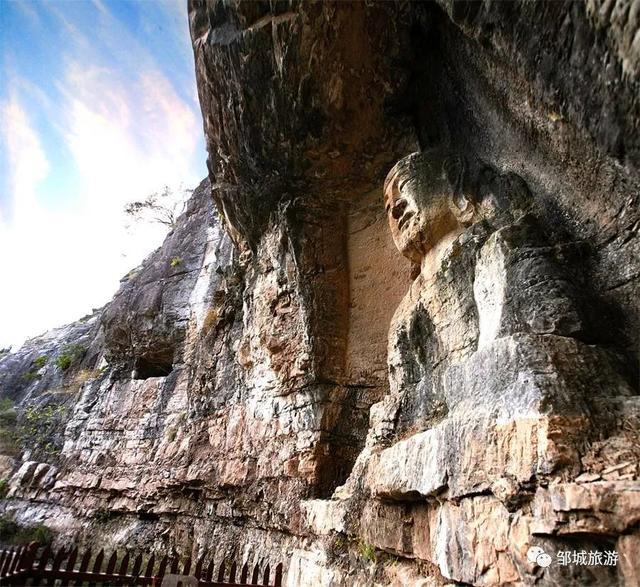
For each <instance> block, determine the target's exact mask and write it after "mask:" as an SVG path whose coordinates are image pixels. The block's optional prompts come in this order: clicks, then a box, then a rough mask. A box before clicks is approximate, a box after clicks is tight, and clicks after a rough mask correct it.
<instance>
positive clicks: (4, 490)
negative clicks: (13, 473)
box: [0, 479, 9, 499]
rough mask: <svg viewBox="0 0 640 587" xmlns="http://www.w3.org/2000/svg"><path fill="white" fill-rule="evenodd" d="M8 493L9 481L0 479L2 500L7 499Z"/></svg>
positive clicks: (0, 496) (0, 497)
mask: <svg viewBox="0 0 640 587" xmlns="http://www.w3.org/2000/svg"><path fill="white" fill-rule="evenodd" d="M7 493H9V481H7V480H6V479H0V499H4V498H5V497H7Z"/></svg>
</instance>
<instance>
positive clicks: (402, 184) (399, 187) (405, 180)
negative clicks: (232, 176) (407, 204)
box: [398, 179, 409, 192]
mask: <svg viewBox="0 0 640 587" xmlns="http://www.w3.org/2000/svg"><path fill="white" fill-rule="evenodd" d="M408 181H409V180H408V179H401V180H400V181H399V182H398V191H399V192H401V191H402V188H403V187H404V186H405V184H406V183H407V182H408Z"/></svg>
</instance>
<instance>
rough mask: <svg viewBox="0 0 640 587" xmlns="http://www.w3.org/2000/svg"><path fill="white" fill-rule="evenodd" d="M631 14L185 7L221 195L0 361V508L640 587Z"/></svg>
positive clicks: (199, 195) (373, 578)
mask: <svg viewBox="0 0 640 587" xmlns="http://www.w3.org/2000/svg"><path fill="white" fill-rule="evenodd" d="M638 18H639V17H638V13H637V11H636V10H635V9H633V8H631V9H627V8H626V4H625V3H624V2H608V3H599V2H587V3H560V2H549V3H530V2H509V3H507V2H500V3H490V2H461V1H445V0H442V1H441V2H438V3H394V2H384V3H372V4H371V5H369V4H368V3H335V4H333V3H307V2H271V3H266V2H265V3H261V2H245V3H240V2H202V1H197V0H192V1H190V2H189V20H190V26H191V34H192V40H193V47H194V56H195V65H196V74H197V80H198V91H199V97H200V103H201V106H202V113H203V121H204V131H205V135H206V139H207V145H208V150H209V160H208V165H209V180H208V181H205V182H203V184H201V186H200V187H199V188H198V190H196V192H195V193H194V196H193V198H192V200H191V201H190V203H189V206H188V209H187V211H186V212H185V214H184V215H183V216H182V217H181V218H180V220H179V223H178V226H177V228H176V229H175V230H174V231H173V232H172V233H171V234H170V235H169V236H168V237H167V240H166V241H165V243H164V244H163V246H162V247H161V248H160V249H159V250H158V251H156V253H154V254H153V255H152V256H150V257H149V258H148V259H147V260H146V261H145V262H144V263H143V264H142V265H141V266H140V267H139V268H137V269H136V270H134V271H133V272H131V273H130V274H129V275H128V276H127V277H126V278H125V279H124V280H123V283H122V285H121V288H120V290H119V292H118V293H117V294H116V296H115V298H114V300H113V301H112V302H111V303H110V304H108V305H107V306H106V307H105V308H104V309H103V310H100V311H98V312H97V313H96V314H95V315H94V316H93V317H91V318H88V319H87V320H85V321H84V322H82V321H81V322H79V323H77V324H75V325H72V326H69V327H66V328H64V329H61V330H59V331H54V333H50V334H48V335H45V336H44V337H41V338H40V339H34V340H32V341H29V342H28V343H27V345H25V347H23V349H21V350H20V351H19V352H18V353H16V354H12V355H8V356H5V357H4V358H1V359H0V385H2V395H3V397H7V396H8V397H10V398H11V399H12V400H14V401H15V402H17V405H18V410H17V411H18V421H17V424H16V426H17V427H18V428H17V429H20V430H25V429H26V430H27V433H26V434H23V436H24V437H25V439H24V440H23V443H24V447H26V448H27V452H26V453H25V454H24V455H22V457H21V458H22V461H21V462H20V452H21V451H20V450H19V448H20V447H15V446H14V447H13V450H12V451H11V450H5V451H4V452H7V453H10V452H11V453H12V455H13V456H11V458H9V457H7V458H6V459H4V460H3V461H2V465H3V467H4V474H5V476H6V478H9V477H10V478H11V481H10V483H9V494H8V499H6V500H5V501H4V506H3V507H4V510H5V514H12V515H15V516H17V518H18V520H19V521H22V522H23V523H27V522H30V521H34V520H42V521H45V523H47V524H48V525H50V526H51V527H53V528H55V529H57V530H59V531H60V532H61V533H63V534H64V535H65V536H71V535H73V536H74V537H75V538H76V539H79V540H85V541H91V540H96V539H98V540H100V541H101V542H103V543H104V542H105V541H106V542H111V543H113V544H114V545H122V544H127V545H131V546H140V547H160V546H162V547H164V548H166V547H172V548H175V549H177V550H178V551H179V552H181V553H191V552H192V551H194V550H196V549H197V548H198V545H202V546H210V545H213V544H215V545H217V547H218V552H219V553H220V555H221V556H222V555H224V554H232V553H234V552H236V553H240V554H241V556H242V557H244V558H250V557H272V558H274V559H282V560H284V561H285V567H286V568H287V569H288V572H287V581H288V582H289V584H290V585H325V584H326V585H341V584H342V585H354V584H373V583H374V582H377V583H380V584H392V583H394V582H395V583H394V584H398V585H407V584H412V583H415V584H433V585H439V584H444V583H446V582H447V581H457V582H461V583H466V584H474V585H496V584H533V583H540V584H549V585H566V584H585V583H587V582H589V581H591V582H596V583H598V584H602V585H605V584H621V585H623V584H628V585H633V584H635V583H636V582H637V580H638V562H637V560H635V559H634V553H635V552H636V551H637V548H638V544H639V543H640V535H638V533H637V524H638V519H639V515H640V501H639V499H640V498H639V497H638V496H639V495H640V482H639V481H638V462H639V461H638V457H639V455H638V446H640V443H639V442H638V441H639V440H640V439H639V438H638V424H639V423H640V421H639V420H640V403H639V402H638V396H637V393H638V372H637V365H638V355H639V349H638V339H637V330H638V326H639V322H640V317H639V308H638V304H637V299H638V293H640V254H639V253H640V251H639V249H640V239H639V237H638V226H640V213H639V211H638V197H639V196H638V194H639V193H640V190H639V188H640V178H639V174H638V166H639V164H640V144H639V140H640V139H639V138H638V134H637V126H638V121H639V120H640V112H639V111H638V108H639V105H638V96H639V95H640V94H639V92H638V90H639V89H640V88H639V87H638V86H639V82H638V67H640V65H639V63H640V52H639V51H640V50H639V48H638V46H637V42H636V41H637V34H636V32H637V31H638ZM414 151H419V152H421V154H420V155H419V156H412V157H409V158H408V159H403V158H404V157H405V156H406V155H408V154H410V153H411V152H414ZM398 160H401V161H400V163H399V164H398V165H397V166H396V167H394V172H392V174H391V175H389V177H388V180H387V183H386V187H385V189H384V199H383V184H385V176H387V174H388V172H389V170H390V169H391V168H392V167H393V166H394V164H395V163H396V162H397V161H398ZM436 163H437V165H436ZM434 170H436V171H434ZM449 184H450V185H449ZM435 186H439V187H437V188H436V187H435ZM449 187H451V194H452V197H453V198H454V199H453V200H452V201H451V202H453V203H451V202H449V203H447V204H446V205H444V204H443V205H440V204H438V202H439V201H440V200H441V199H442V198H443V197H444V196H443V194H447V193H449V192H447V190H448V189H449ZM211 196H212V198H211ZM459 198H462V203H461V202H460V201H459ZM442 201H443V202H444V200H442ZM214 202H215V205H216V208H217V211H214V209H213V208H214ZM438 206H440V207H439V208H438ZM385 207H386V209H385ZM405 210H409V212H410V214H409V213H408V212H407V213H405ZM423 220H424V223H425V224H424V226H423V225H422V224H420V223H421V222H423ZM407 227H408V228H407ZM425 227H426V228H425ZM444 227H446V230H445V228H444ZM407 235H409V236H407ZM411 235H413V236H411ZM411 239H413V240H411ZM445 241H446V245H447V246H446V247H445V246H440V244H441V242H445ZM398 249H400V250H403V251H404V253H405V255H407V256H408V257H410V259H411V260H410V261H409V260H406V259H404V258H403V256H402V255H401V253H400V252H399V251H398ZM431 249H433V250H436V251H438V254H437V255H431V254H430V253H429V252H428V250H431ZM65 354H66V355H67V356H68V361H66V360H58V359H59V357H60V356H61V355H65ZM41 356H46V357H47V359H46V361H43V360H40V361H39V362H38V358H39V357H41ZM65 362H68V363H69V364H68V365H67V366H66V367H64V368H63V366H64V364H65ZM29 373H32V374H31V375H29ZM34 414H35V416H34ZM38 418H40V419H38ZM43 418H44V419H45V420H46V422H47V425H46V427H45V428H44V429H45V430H46V431H47V435H46V438H44V437H43V438H40V437H39V436H38V437H33V435H29V433H28V428H25V427H27V426H28V425H29V424H30V423H31V424H33V422H34V420H35V421H37V422H40V421H41V420H42V419H43ZM20 427H22V428H20ZM11 459H14V460H11ZM43 463H44V464H43ZM531 547H538V548H540V549H542V551H544V552H545V553H547V554H548V555H550V556H551V557H552V559H553V560H552V563H551V565H550V566H545V561H544V559H539V560H538V559H537V558H536V557H535V556H534V557H532V556H531V554H530V552H529V551H530V548H531ZM582 550H584V551H586V552H587V553H588V552H600V553H604V552H612V551H616V552H617V553H618V555H619V562H618V564H617V565H608V566H605V565H595V564H594V565H588V564H585V565H581V564H577V563H572V564H568V565H563V564H561V563H560V559H559V558H556V555H557V553H558V552H563V551H582ZM528 554H529V557H528V556H527V555H528ZM537 554H538V555H539V554H540V552H537ZM420 581H426V583H420Z"/></svg>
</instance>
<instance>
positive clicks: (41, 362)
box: [31, 355, 49, 369]
mask: <svg viewBox="0 0 640 587" xmlns="http://www.w3.org/2000/svg"><path fill="white" fill-rule="evenodd" d="M48 360H49V357H47V355H41V356H40V357H38V358H37V359H34V360H33V361H32V363H31V364H32V365H33V366H34V367H37V368H38V369H42V367H44V366H45V365H46V364H47V361H48Z"/></svg>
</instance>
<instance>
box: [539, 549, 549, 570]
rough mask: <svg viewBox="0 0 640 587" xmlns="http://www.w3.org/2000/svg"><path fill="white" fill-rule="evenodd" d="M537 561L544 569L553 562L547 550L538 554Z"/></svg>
mask: <svg viewBox="0 0 640 587" xmlns="http://www.w3.org/2000/svg"><path fill="white" fill-rule="evenodd" d="M536 562H537V563H538V565H539V566H541V567H542V568H543V569H546V568H547V567H548V566H549V565H550V564H551V557H550V556H549V555H548V554H547V553H546V552H543V553H542V554H539V555H538V558H537V559H536Z"/></svg>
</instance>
